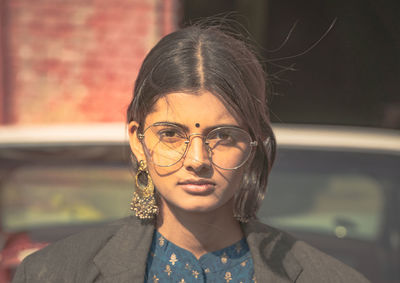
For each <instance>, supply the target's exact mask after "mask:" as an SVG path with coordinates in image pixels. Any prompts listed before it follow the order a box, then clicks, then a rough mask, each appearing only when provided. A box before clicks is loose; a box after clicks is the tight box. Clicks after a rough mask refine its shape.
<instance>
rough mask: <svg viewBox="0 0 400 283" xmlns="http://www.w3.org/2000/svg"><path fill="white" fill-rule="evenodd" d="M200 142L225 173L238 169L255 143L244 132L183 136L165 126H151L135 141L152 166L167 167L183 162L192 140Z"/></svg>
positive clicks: (217, 130)
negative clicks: (142, 147) (201, 140)
mask: <svg viewBox="0 0 400 283" xmlns="http://www.w3.org/2000/svg"><path fill="white" fill-rule="evenodd" d="M195 136H198V137H201V138H202V139H203V142H204V145H205V147H206V151H207V153H208V158H209V159H210V160H211V162H212V163H213V164H214V165H215V166H217V167H219V168H221V169H226V170H234V169H237V168H239V167H241V166H242V165H243V164H245V163H246V161H247V160H248V159H249V157H250V156H251V153H252V148H253V147H255V146H257V141H252V139H251V137H250V135H249V133H248V132H246V131H245V130H243V129H241V128H238V127H234V126H223V127H218V128H215V129H213V130H211V131H210V132H208V134H207V135H205V136H204V135H202V134H197V133H193V134H190V135H187V133H186V131H185V129H183V128H182V127H180V126H178V125H176V124H173V123H166V122H159V123H155V124H153V125H151V126H149V127H148V128H146V129H145V130H144V131H143V133H142V134H138V137H139V140H141V142H142V144H143V145H144V146H145V149H146V151H147V153H148V154H149V156H150V157H151V159H152V161H153V163H154V164H156V165H157V166H160V167H169V166H172V165H174V164H176V163H178V162H179V161H180V160H181V159H182V158H184V156H185V154H186V151H187V149H188V147H189V144H190V140H191V138H192V137H195Z"/></svg>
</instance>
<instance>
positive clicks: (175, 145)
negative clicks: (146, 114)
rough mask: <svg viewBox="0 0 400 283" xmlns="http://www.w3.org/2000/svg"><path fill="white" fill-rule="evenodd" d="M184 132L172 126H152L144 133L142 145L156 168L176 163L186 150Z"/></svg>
mask: <svg viewBox="0 0 400 283" xmlns="http://www.w3.org/2000/svg"><path fill="white" fill-rule="evenodd" d="M186 140H187V138H186V134H185V132H184V131H183V130H182V129H180V128H179V127H176V126H174V125H164V124H163V125H152V126H150V127H149V128H148V129H147V130H146V131H145V133H144V144H145V146H146V148H147V150H148V153H149V154H150V156H151V158H152V161H153V162H154V163H155V164H156V165H158V166H171V165H173V164H175V163H176V162H178V161H179V160H180V159H181V158H182V156H183V154H184V153H185V150H186V146H187V145H186V143H185V141H186Z"/></svg>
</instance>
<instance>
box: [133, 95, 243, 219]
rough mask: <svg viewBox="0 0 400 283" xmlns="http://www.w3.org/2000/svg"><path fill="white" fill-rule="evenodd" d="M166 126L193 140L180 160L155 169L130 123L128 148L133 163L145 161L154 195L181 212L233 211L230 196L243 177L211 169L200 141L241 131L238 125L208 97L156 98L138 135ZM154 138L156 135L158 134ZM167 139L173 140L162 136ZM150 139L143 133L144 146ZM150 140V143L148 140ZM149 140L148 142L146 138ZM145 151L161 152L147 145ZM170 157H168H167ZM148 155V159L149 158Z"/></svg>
mask: <svg viewBox="0 0 400 283" xmlns="http://www.w3.org/2000/svg"><path fill="white" fill-rule="evenodd" d="M160 122H168V123H172V124H176V125H179V127H181V128H182V129H185V132H186V134H187V136H189V135H192V136H191V138H190V143H189V145H188V147H187V149H186V153H185V155H184V156H183V158H182V159H181V160H180V161H179V162H177V163H176V164H174V165H172V166H169V167H160V166H158V165H157V164H155V163H157V162H160V161H157V160H156V158H157V157H155V156H154V154H153V153H151V151H152V149H150V150H149V149H148V148H147V151H146V149H145V148H144V147H143V144H146V142H147V141H145V142H140V141H139V140H138V138H137V135H136V130H137V128H138V124H137V123H136V122H131V123H130V125H129V128H130V144H131V148H132V151H133V153H134V154H135V156H136V158H137V159H138V160H143V159H146V161H147V166H148V170H149V173H150V176H151V178H152V180H153V183H154V185H155V187H156V189H157V191H158V192H159V195H160V197H161V201H162V203H163V205H168V206H169V207H171V208H172V207H173V208H174V209H175V211H176V209H178V210H181V211H188V212H189V211H190V212H211V211H215V210H217V209H229V210H230V211H232V208H233V196H234V194H235V192H236V191H237V190H238V189H239V186H240V183H241V179H242V176H243V169H242V168H243V166H242V167H240V168H239V169H235V170H226V169H221V168H219V167H217V166H215V165H214V164H213V163H212V162H211V160H210V157H209V152H208V151H207V148H206V146H205V144H204V141H203V139H202V136H200V135H193V134H194V133H195V134H201V135H207V133H208V132H209V131H210V130H212V129H214V128H217V127H218V126H221V125H224V126H227V125H228V126H236V127H240V126H241V124H240V121H238V120H237V119H236V118H235V117H234V116H233V115H232V114H231V113H230V111H229V110H228V109H227V108H226V107H225V105H224V103H223V102H222V101H221V100H220V99H218V98H217V97H216V96H214V95H213V94H212V93H210V92H203V93H201V94H187V93H171V94H168V95H166V96H163V97H161V98H160V99H159V100H158V101H157V102H156V103H155V105H154V108H153V111H152V112H151V113H150V114H148V116H147V117H146V120H145V124H144V126H143V129H147V128H148V127H149V126H151V125H154V124H155V123H160ZM157 131H158V132H157V134H158V133H159V132H160V131H159V130H157ZM162 134H163V135H164V136H166V137H167V138H170V137H171V136H173V135H175V134H173V133H170V132H169V131H168V132H163V133H162ZM146 135H147V136H149V133H145V140H146V139H147V136H146ZM153 138H154V137H153ZM149 139H150V138H149ZM149 143H151V144H152V145H151V146H150V147H153V146H154V147H156V146H160V145H159V143H156V142H151V141H150V142H149ZM163 150H170V151H171V150H173V146H172V145H171V146H168V147H166V146H163ZM172 153H173V152H172ZM152 155H153V157H151V156H152Z"/></svg>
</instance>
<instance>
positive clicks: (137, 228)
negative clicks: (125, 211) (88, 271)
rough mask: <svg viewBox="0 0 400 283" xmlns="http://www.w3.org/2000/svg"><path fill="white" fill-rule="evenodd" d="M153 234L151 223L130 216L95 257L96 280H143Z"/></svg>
mask: <svg viewBox="0 0 400 283" xmlns="http://www.w3.org/2000/svg"><path fill="white" fill-rule="evenodd" d="M153 233H154V224H153V223H152V222H147V223H144V222H141V221H140V220H139V219H137V218H136V217H131V218H130V219H129V221H128V223H127V224H125V225H124V226H122V227H121V229H119V230H118V231H117V232H116V233H115V234H114V235H113V236H112V237H111V238H110V240H109V241H108V242H107V244H106V245H105V246H104V247H103V248H102V249H101V250H100V251H99V253H98V254H97V255H96V256H95V258H94V263H95V265H96V266H97V267H98V269H99V270H100V274H101V276H100V277H99V278H98V279H99V281H97V282H121V283H123V282H143V281H144V276H145V270H146V259H147V254H148V252H149V249H150V245H151V241H152V235H153Z"/></svg>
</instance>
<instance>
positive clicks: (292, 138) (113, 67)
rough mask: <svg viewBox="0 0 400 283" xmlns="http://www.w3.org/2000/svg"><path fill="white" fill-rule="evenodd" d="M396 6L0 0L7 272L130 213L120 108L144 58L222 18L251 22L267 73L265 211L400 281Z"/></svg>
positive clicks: (0, 140)
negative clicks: (189, 28) (169, 37)
mask: <svg viewBox="0 0 400 283" xmlns="http://www.w3.org/2000/svg"><path fill="white" fill-rule="evenodd" d="M399 3H400V2H399V1H398V0H386V1H381V0H347V1H320V0H303V1H289V0H248V1H244V0H213V1H210V0H113V1H108V0H92V1H83V0H35V1H32V0H0V22H1V26H0V283H8V282H10V280H11V278H12V276H13V274H14V272H15V269H16V268H17V266H18V264H19V263H20V262H21V261H22V260H23V259H24V258H25V257H26V256H27V255H29V254H30V253H32V252H34V251H36V250H38V249H41V248H43V247H44V246H46V245H48V244H49V243H52V242H54V241H57V240H59V239H61V238H64V237H66V236H68V235H70V234H72V233H75V232H77V231H80V230H82V229H86V228H88V227H92V226H94V225H100V224H102V223H104V222H109V221H112V220H114V219H117V218H121V217H124V216H127V215H132V213H131V212H130V210H129V207H130V206H129V203H130V199H131V197H132V192H133V190H134V189H135V187H134V176H133V174H134V173H132V171H131V170H130V168H131V166H130V163H129V154H130V150H129V148H128V146H127V140H126V139H127V134H126V128H125V126H124V121H125V112H126V108H127V106H128V104H129V102H130V100H131V96H132V88H133V85H134V81H135V78H136V75H137V72H138V70H139V67H140V64H141V62H142V60H143V59H144V57H145V55H146V53H147V52H148V51H149V50H150V48H151V47H152V46H154V44H155V43H156V42H157V41H158V40H159V39H160V38H161V37H162V36H164V35H166V34H168V33H170V32H172V31H174V30H176V29H178V28H179V27H181V26H185V25H187V24H190V23H192V22H195V21H196V20H198V19H201V18H204V17H208V16H214V15H220V16H224V17H225V16H227V15H229V18H230V19H235V20H236V21H237V23H238V25H241V26H242V28H241V29H240V30H241V31H243V32H244V35H245V37H250V39H249V40H250V41H251V42H253V43H254V44H255V46H256V48H257V49H258V52H259V53H260V55H261V58H263V59H262V60H263V62H264V63H265V67H266V70H267V72H268V74H269V82H270V86H271V88H270V93H269V104H270V108H271V118H272V120H273V122H275V123H274V125H273V128H274V132H275V134H276V137H277V143H278V153H277V160H276V162H275V164H274V168H273V170H272V173H271V175H270V178H269V184H268V190H267V195H266V199H265V201H264V202H263V205H262V207H261V209H260V211H259V213H258V218H259V219H260V220H261V221H263V222H265V223H268V224H272V225H273V226H276V227H278V228H281V229H284V230H285V231H288V232H289V233H291V234H293V235H295V237H297V238H299V239H302V240H304V241H307V242H309V243H311V244H312V245H314V246H316V247H317V248H319V249H321V250H323V251H325V252H326V253H328V254H330V255H332V256H334V257H336V258H338V259H339V260H341V261H343V262H345V263H347V264H349V265H350V266H352V267H353V268H355V269H357V270H359V271H360V272H362V273H363V274H364V275H365V276H366V277H367V278H369V279H370V280H371V281H372V282H379V283H381V282H386V283H398V282H400V269H399V266H400V221H399V215H400V205H399V204H400V190H399V184H400V174H399V168H400V131H399V129H400V99H399V96H400V83H399V81H400V17H399V15H400V4H399ZM245 30H247V31H248V33H247V32H245ZM67 124H68V125H67Z"/></svg>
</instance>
